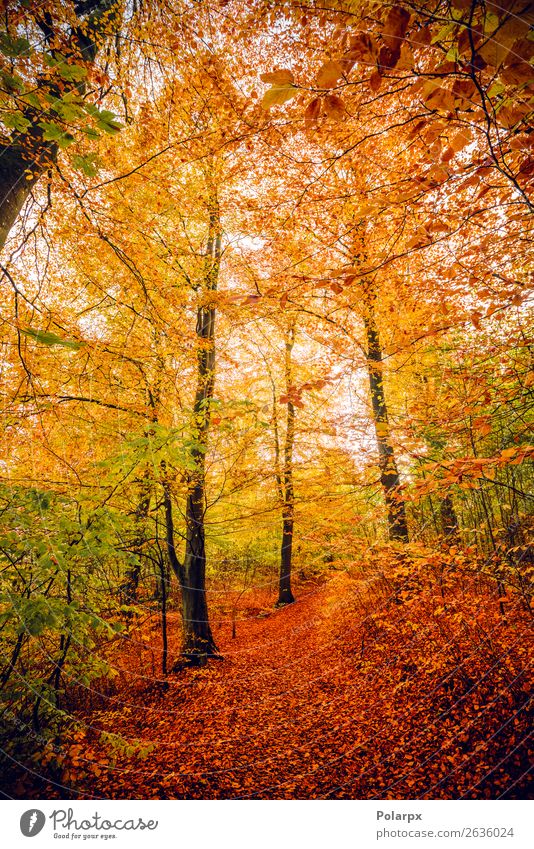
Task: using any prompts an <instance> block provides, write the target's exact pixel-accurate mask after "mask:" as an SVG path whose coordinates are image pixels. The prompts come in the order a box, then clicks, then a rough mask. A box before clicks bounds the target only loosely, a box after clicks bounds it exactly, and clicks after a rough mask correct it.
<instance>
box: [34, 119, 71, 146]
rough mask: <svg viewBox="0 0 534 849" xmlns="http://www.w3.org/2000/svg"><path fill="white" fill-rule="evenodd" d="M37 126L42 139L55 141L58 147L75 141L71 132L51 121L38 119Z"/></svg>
mask: <svg viewBox="0 0 534 849" xmlns="http://www.w3.org/2000/svg"><path fill="white" fill-rule="evenodd" d="M39 126H40V128H41V129H42V131H43V138H44V140H45V141H52V142H55V143H56V144H57V145H58V146H59V147H68V146H69V145H71V144H72V143H73V142H74V141H76V139H75V138H74V136H73V135H72V133H69V132H67V131H66V130H63V129H62V128H61V127H59V126H58V125H57V124H54V122H53V121H39Z"/></svg>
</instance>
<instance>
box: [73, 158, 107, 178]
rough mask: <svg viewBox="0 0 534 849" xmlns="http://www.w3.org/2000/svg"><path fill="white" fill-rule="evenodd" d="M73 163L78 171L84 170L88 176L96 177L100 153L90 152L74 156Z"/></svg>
mask: <svg viewBox="0 0 534 849" xmlns="http://www.w3.org/2000/svg"><path fill="white" fill-rule="evenodd" d="M72 164H73V166H74V167H75V168H76V169H77V170H78V171H83V173H84V174H85V175H86V176H87V177H95V176H96V174H97V173H98V168H99V164H100V163H99V161H98V154H96V153H88V154H87V155H86V156H79V155H78V154H76V156H73V158H72Z"/></svg>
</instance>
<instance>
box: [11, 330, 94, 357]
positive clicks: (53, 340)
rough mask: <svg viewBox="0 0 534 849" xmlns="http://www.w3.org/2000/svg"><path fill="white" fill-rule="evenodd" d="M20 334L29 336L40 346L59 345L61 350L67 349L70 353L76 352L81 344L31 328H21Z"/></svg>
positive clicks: (46, 331) (47, 331)
mask: <svg viewBox="0 0 534 849" xmlns="http://www.w3.org/2000/svg"><path fill="white" fill-rule="evenodd" d="M20 332H21V333H23V334H24V336H29V337H30V339H34V340H35V341H36V342H39V343H40V344H41V345H50V346H51V345H61V346H62V347H63V348H69V349H70V350H71V351H78V350H79V349H80V348H81V347H82V345H83V344H84V343H83V342H76V341H75V340H74V339H62V338H61V337H60V336H56V334H55V333H50V331H49V330H33V329H32V328H31V327H26V328H21V330H20Z"/></svg>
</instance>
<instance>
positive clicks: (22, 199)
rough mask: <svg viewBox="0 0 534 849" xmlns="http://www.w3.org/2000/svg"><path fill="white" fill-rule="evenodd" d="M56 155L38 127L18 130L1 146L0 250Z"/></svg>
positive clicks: (55, 147)
mask: <svg viewBox="0 0 534 849" xmlns="http://www.w3.org/2000/svg"><path fill="white" fill-rule="evenodd" d="M56 156H57V146H55V145H52V144H51V143H50V142H45V141H44V140H43V138H42V133H41V130H40V129H39V128H36V130H33V129H32V131H31V132H29V133H24V134H21V133H19V134H17V136H16V137H15V138H14V139H13V141H12V142H11V144H9V145H4V146H2V147H1V148H0V251H1V250H3V248H4V245H5V243H6V241H7V238H8V236H9V233H10V232H11V228H12V227H13V224H14V223H15V221H16V220H17V218H18V216H19V214H20V212H21V210H22V207H23V206H24V204H25V203H26V201H27V199H28V197H29V196H30V193H31V190H32V189H33V187H34V185H35V184H36V183H37V181H38V180H39V179H40V177H41V176H42V174H43V172H44V171H45V170H46V169H47V168H48V167H49V166H50V165H51V164H52V163H53V162H54V161H55V158H56Z"/></svg>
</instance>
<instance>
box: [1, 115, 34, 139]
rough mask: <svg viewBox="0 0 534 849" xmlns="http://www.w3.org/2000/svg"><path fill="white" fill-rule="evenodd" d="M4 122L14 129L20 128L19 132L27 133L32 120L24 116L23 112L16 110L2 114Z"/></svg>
mask: <svg viewBox="0 0 534 849" xmlns="http://www.w3.org/2000/svg"><path fill="white" fill-rule="evenodd" d="M1 118H2V123H3V124H5V125H6V127H9V128H10V129H12V130H18V132H19V133H25V132H26V130H27V129H28V127H29V126H31V121H28V119H27V118H25V117H24V115H23V113H22V112H20V111H19V110H17V111H16V112H4V113H3V114H2V116H1Z"/></svg>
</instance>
